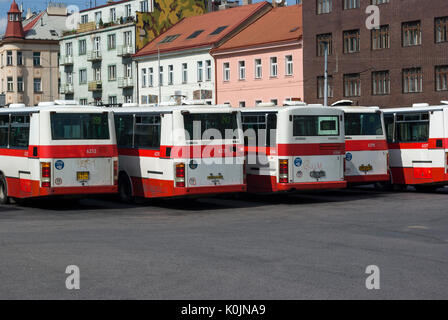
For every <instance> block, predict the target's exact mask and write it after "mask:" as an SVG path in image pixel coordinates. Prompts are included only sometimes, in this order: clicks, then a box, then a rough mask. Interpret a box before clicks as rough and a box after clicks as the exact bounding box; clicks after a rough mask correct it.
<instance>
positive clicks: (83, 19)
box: [81, 14, 89, 24]
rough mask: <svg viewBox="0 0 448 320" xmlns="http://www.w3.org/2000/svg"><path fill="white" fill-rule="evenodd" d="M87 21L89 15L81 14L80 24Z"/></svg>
mask: <svg viewBox="0 0 448 320" xmlns="http://www.w3.org/2000/svg"><path fill="white" fill-rule="evenodd" d="M87 22H89V15H88V14H83V15H82V16H81V24H84V23H87Z"/></svg>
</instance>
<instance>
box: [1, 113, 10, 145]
mask: <svg viewBox="0 0 448 320" xmlns="http://www.w3.org/2000/svg"><path fill="white" fill-rule="evenodd" d="M8 129H9V115H7V114H5V115H1V116H0V147H4V148H6V147H8Z"/></svg>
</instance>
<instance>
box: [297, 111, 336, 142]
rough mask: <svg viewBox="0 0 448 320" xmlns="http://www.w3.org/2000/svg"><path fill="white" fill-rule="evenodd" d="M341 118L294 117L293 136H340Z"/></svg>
mask: <svg viewBox="0 0 448 320" xmlns="http://www.w3.org/2000/svg"><path fill="white" fill-rule="evenodd" d="M338 135H339V117H337V116H294V118H293V136H295V137H313V136H338Z"/></svg>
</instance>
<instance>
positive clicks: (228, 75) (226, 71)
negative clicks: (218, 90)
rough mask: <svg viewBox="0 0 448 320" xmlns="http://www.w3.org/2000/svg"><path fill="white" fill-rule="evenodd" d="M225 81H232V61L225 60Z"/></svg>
mask: <svg viewBox="0 0 448 320" xmlns="http://www.w3.org/2000/svg"><path fill="white" fill-rule="evenodd" d="M223 75H224V81H230V63H229V62H224V64H223Z"/></svg>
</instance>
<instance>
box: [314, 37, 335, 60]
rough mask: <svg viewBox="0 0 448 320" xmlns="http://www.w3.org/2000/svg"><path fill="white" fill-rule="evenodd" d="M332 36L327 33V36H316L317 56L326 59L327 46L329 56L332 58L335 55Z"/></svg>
mask: <svg viewBox="0 0 448 320" xmlns="http://www.w3.org/2000/svg"><path fill="white" fill-rule="evenodd" d="M332 38H333V36H332V34H331V33H325V34H318V35H317V36H316V45H317V56H318V57H324V56H325V45H327V50H328V52H327V54H328V55H329V56H331V54H332V53H333V41H332Z"/></svg>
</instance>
